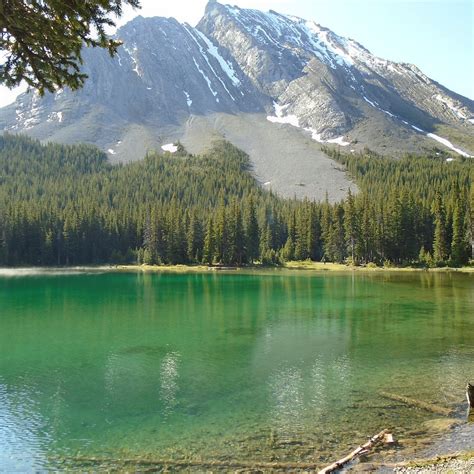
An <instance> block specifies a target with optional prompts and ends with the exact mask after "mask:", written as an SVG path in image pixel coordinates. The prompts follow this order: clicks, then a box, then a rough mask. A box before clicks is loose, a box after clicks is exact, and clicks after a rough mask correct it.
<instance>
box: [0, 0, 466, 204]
mask: <svg viewBox="0 0 474 474" xmlns="http://www.w3.org/2000/svg"><path fill="white" fill-rule="evenodd" d="M117 36H118V37H119V38H120V39H121V40H123V46H122V47H120V48H119V51H118V54H117V56H116V57H115V58H110V57H109V56H108V55H107V53H105V52H103V51H100V50H87V51H85V54H84V59H85V61H84V71H85V72H86V73H87V74H88V76H89V79H88V80H87V82H86V84H85V86H84V88H83V89H82V90H80V91H77V92H72V91H69V90H59V91H57V92H56V93H55V94H47V95H46V96H45V97H44V98H40V97H39V96H38V95H36V94H34V93H27V94H23V95H21V96H19V98H18V99H17V101H16V102H15V103H14V104H12V105H11V106H8V107H5V108H3V109H0V127H1V128H2V129H3V130H4V131H9V132H25V133H28V134H30V135H32V136H35V137H38V138H40V139H42V140H55V141H60V142H66V143H74V142H81V141H85V142H89V143H94V144H96V145H98V146H99V147H101V148H103V149H104V150H105V151H107V152H108V154H109V156H110V158H111V160H112V161H128V160H132V159H140V158H142V157H143V155H144V153H145V152H146V150H147V149H150V148H159V147H163V146H165V147H166V146H167V145H168V146H167V148H166V149H168V150H172V147H170V146H169V144H170V143H173V142H176V141H178V140H180V141H181V142H182V143H183V144H184V145H185V146H186V147H187V148H188V149H189V150H190V151H192V152H198V151H201V150H202V149H203V148H205V147H206V146H208V144H209V143H210V142H211V141H212V140H213V139H215V138H222V137H224V138H226V139H228V140H229V141H231V142H233V143H234V144H236V145H237V146H240V147H241V148H243V149H244V150H245V151H247V152H248V153H249V154H250V156H251V159H252V162H253V164H254V171H255V174H256V175H257V177H258V178H259V179H260V180H261V182H262V184H263V185H266V186H269V187H271V188H272V189H275V190H276V191H278V192H281V193H282V194H284V195H288V196H293V195H296V196H299V197H303V196H309V197H316V198H321V197H323V195H324V193H325V192H326V191H329V193H330V196H331V198H332V199H337V198H338V197H340V196H341V195H343V194H345V193H346V192H347V188H348V187H349V186H350V183H349V182H348V181H347V179H346V177H345V176H344V174H343V173H342V172H341V171H340V170H338V169H337V167H336V166H335V165H334V164H333V162H332V161H331V160H329V159H328V158H327V157H326V156H325V155H324V154H323V153H322V152H321V150H320V146H321V145H320V144H321V143H326V144H330V145H331V146H340V147H343V148H344V149H345V150H347V151H349V152H355V151H358V150H360V149H362V148H364V147H366V146H367V147H369V148H371V149H373V150H375V151H378V152H380V153H382V154H387V155H398V154H402V153H405V152H416V151H422V150H424V149H426V148H427V149H430V148H433V146H436V147H439V149H440V150H446V151H449V152H453V153H454V154H455V155H462V156H471V155H474V102H473V101H472V100H470V99H467V98H464V97H462V96H460V95H458V94H455V93H454V92H451V91H449V90H448V89H446V88H444V87H443V86H441V85H439V84H438V83H436V82H435V81H433V80H431V79H429V78H428V77H427V76H425V75H424V74H423V73H422V72H421V71H420V70H419V69H418V68H416V67H415V66H413V65H409V64H403V63H395V62H392V61H387V60H384V59H381V58H377V57H376V56H374V55H372V54H371V53H370V52H369V51H368V50H367V49H365V48H364V47H363V46H362V45H360V44H359V43H357V42H356V41H354V40H351V39H347V38H343V37H341V36H338V35H337V34H335V33H334V32H332V31H331V30H329V29H327V28H324V27H322V26H320V25H318V24H317V23H315V22H313V21H307V20H304V19H300V18H296V17H293V16H289V15H282V14H280V13H276V12H273V11H270V12H268V13H264V12H260V11H258V10H250V9H241V8H238V7H233V6H229V5H223V4H220V3H217V2H215V1H211V2H209V4H208V5H207V7H206V11H205V14H204V16H203V18H202V20H201V21H200V22H199V24H198V25H197V26H196V27H195V28H194V27H191V26H190V25H188V24H180V23H179V22H178V21H176V20H175V19H172V18H168V19H167V18H142V17H137V18H135V19H134V20H132V21H131V22H129V23H127V24H126V25H124V26H123V27H122V28H120V29H119V30H118V32H117Z"/></svg>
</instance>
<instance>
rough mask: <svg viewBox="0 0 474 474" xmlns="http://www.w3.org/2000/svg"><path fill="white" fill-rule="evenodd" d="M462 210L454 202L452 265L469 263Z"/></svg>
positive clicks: (458, 204)
mask: <svg viewBox="0 0 474 474" xmlns="http://www.w3.org/2000/svg"><path fill="white" fill-rule="evenodd" d="M463 215H464V209H463V207H462V205H461V203H460V202H459V199H457V200H456V203H455V206H454V212H453V238H452V241H451V262H452V263H453V265H456V266H458V265H464V264H466V263H467V262H468V261H469V244H468V242H467V238H466V234H467V233H466V228H465V225H464V219H463Z"/></svg>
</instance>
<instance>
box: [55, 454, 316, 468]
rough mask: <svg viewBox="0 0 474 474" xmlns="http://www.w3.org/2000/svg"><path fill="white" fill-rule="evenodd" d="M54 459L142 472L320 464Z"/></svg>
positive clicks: (195, 460) (94, 458)
mask: <svg viewBox="0 0 474 474" xmlns="http://www.w3.org/2000/svg"><path fill="white" fill-rule="evenodd" d="M51 460H52V461H57V462H58V461H59V463H60V464H62V465H64V464H65V463H66V464H72V465H73V467H78V466H80V467H95V468H101V469H102V468H104V467H106V466H113V467H114V469H117V467H118V466H129V467H130V468H132V469H136V468H137V467H140V472H143V471H147V468H150V471H151V472H156V467H157V466H162V467H163V466H164V467H172V468H176V469H193V468H194V469H211V470H212V469H213V468H220V469H226V470H229V469H245V470H247V469H249V470H252V469H262V470H267V469H268V470H275V469H276V470H290V471H295V470H310V471H315V470H316V469H318V465H317V464H315V463H312V462H291V461H289V462H286V461H273V462H272V461H270V462H265V461H239V460H231V459H229V460H214V461H213V460H200V459H183V460H176V459H148V458H146V459H143V458H142V459H140V458H137V459H133V458H132V459H130V458H119V459H116V458H100V457H83V456H68V457H60V458H51Z"/></svg>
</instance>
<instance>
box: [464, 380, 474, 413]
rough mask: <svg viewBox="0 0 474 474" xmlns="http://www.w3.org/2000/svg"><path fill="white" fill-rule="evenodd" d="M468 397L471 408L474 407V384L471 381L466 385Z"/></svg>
mask: <svg viewBox="0 0 474 474" xmlns="http://www.w3.org/2000/svg"><path fill="white" fill-rule="evenodd" d="M466 397H467V403H469V408H470V409H473V408H474V385H472V384H470V383H469V382H468V383H467V387H466Z"/></svg>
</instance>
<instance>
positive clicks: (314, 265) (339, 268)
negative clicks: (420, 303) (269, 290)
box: [111, 261, 474, 273]
mask: <svg viewBox="0 0 474 474" xmlns="http://www.w3.org/2000/svg"><path fill="white" fill-rule="evenodd" d="M111 268H113V269H116V270H119V271H143V272H173V273H187V272H192V273H203V272H210V271H215V272H217V271H224V272H227V271H238V270H257V271H258V270H267V269H286V270H307V271H314V272H387V271H388V272H393V271H396V272H426V271H427V272H437V273H439V272H461V273H474V267H460V268H451V267H442V268H428V269H427V268H415V267H377V266H372V265H369V266H353V265H345V264H342V263H323V262H312V261H294V262H286V263H285V264H283V265H281V266H265V265H253V266H245V267H223V266H211V267H210V266H207V265H116V266H114V267H111Z"/></svg>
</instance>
